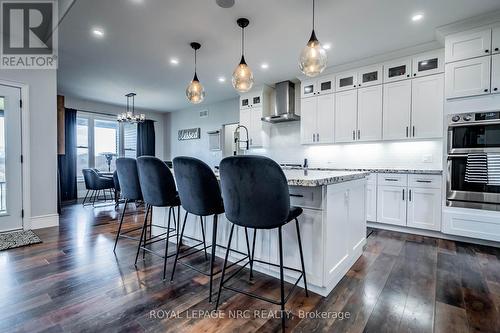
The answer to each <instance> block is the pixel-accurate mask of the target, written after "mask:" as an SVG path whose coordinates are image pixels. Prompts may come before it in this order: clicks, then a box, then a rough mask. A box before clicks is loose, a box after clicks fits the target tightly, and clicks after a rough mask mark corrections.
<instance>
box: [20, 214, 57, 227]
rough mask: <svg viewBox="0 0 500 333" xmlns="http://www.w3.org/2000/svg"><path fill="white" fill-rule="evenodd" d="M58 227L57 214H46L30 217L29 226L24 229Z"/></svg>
mask: <svg viewBox="0 0 500 333" xmlns="http://www.w3.org/2000/svg"><path fill="white" fill-rule="evenodd" d="M58 225H59V214H48V215H39V216H32V217H31V221H30V225H29V226H25V229H41V228H49V227H57V226H58Z"/></svg>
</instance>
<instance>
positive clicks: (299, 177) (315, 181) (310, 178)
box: [283, 169, 370, 186]
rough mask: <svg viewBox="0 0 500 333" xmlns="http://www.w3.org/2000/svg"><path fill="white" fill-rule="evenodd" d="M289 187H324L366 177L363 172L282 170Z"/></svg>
mask: <svg viewBox="0 0 500 333" xmlns="http://www.w3.org/2000/svg"><path fill="white" fill-rule="evenodd" d="M283 171H284V173H285V176H286V179H287V180H288V185H290V186H325V185H331V184H338V183H343V182H348V181H351V180H356V179H361V178H365V177H367V176H368V175H369V174H370V173H369V172H364V171H331V170H300V169H288V170H286V169H285V170H283Z"/></svg>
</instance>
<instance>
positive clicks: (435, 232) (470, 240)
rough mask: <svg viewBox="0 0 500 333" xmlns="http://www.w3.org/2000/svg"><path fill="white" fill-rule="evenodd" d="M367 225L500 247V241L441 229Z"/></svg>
mask: <svg viewBox="0 0 500 333" xmlns="http://www.w3.org/2000/svg"><path fill="white" fill-rule="evenodd" d="M366 226H367V227H370V228H374V229H381V230H390V231H397V232H402V233H406V234H412V235H420V236H426V237H433V238H441V239H447V240H452V241H459V242H464V243H472V244H479V245H486V246H493V247H500V243H498V242H493V241H488V240H482V239H477V238H470V237H462V236H453V235H448V234H444V233H442V232H439V231H432V230H425V229H416V228H410V227H405V226H397V225H390V224H383V223H378V222H370V221H367V223H366Z"/></svg>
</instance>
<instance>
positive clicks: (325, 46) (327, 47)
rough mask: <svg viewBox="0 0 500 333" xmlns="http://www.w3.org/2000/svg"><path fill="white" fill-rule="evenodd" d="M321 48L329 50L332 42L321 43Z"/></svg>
mask: <svg viewBox="0 0 500 333" xmlns="http://www.w3.org/2000/svg"><path fill="white" fill-rule="evenodd" d="M323 48H324V49H325V50H329V49H331V48H332V44H330V43H325V44H323Z"/></svg>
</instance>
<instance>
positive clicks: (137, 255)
mask: <svg viewBox="0 0 500 333" xmlns="http://www.w3.org/2000/svg"><path fill="white" fill-rule="evenodd" d="M149 209H150V206H149V205H147V207H146V216H144V225H143V226H142V231H141V239H140V240H139V246H138V247H137V253H136V255H135V263H134V265H135V266H137V259H138V258H139V253H140V252H141V244H142V240H143V238H144V244H145V243H146V234H145V232H146V228H147V223H148V215H149Z"/></svg>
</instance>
